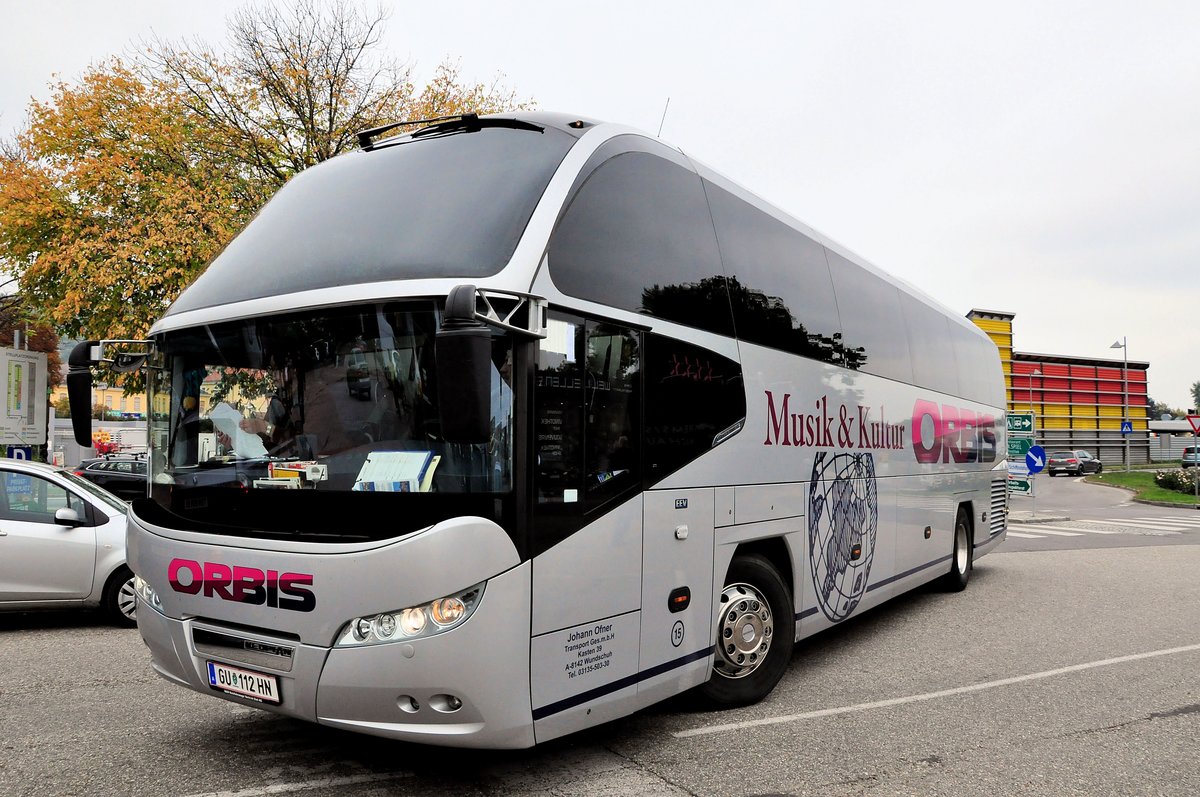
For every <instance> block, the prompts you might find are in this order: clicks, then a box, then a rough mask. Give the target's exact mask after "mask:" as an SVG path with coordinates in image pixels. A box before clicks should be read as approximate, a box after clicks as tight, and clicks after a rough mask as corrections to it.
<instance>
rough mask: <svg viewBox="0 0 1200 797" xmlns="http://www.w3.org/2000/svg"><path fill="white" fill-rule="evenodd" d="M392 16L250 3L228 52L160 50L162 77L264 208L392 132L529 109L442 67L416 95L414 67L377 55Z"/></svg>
mask: <svg viewBox="0 0 1200 797" xmlns="http://www.w3.org/2000/svg"><path fill="white" fill-rule="evenodd" d="M385 21H386V14H385V13H384V12H383V11H382V10H377V11H375V12H374V13H369V12H367V11H364V10H362V9H361V8H360V7H359V6H356V5H354V4H352V3H350V2H348V1H347V0H335V2H333V4H331V5H326V4H322V3H321V2H320V1H319V0H299V1H298V2H296V3H293V4H289V5H286V6H279V5H276V4H274V3H271V4H267V5H252V6H247V7H244V8H242V9H241V10H239V11H237V12H235V13H234V14H233V16H232V17H231V18H230V20H229V25H228V28H229V30H228V40H227V42H226V46H225V48H224V49H223V50H217V49H215V48H213V47H211V46H210V45H208V44H206V43H204V42H201V41H191V42H185V43H182V44H174V45H173V44H169V43H162V42H159V43H157V44H156V45H154V46H153V47H152V48H151V50H150V53H149V57H148V61H149V64H150V65H151V68H152V72H153V74H155V75H157V76H159V77H161V78H164V79H169V80H172V81H174V82H176V83H177V84H178V86H179V87H180V89H181V91H182V97H183V102H184V103H185V104H186V105H187V107H188V110H189V111H190V112H191V113H192V114H194V115H195V116H196V117H197V118H198V119H201V120H203V121H204V123H205V125H206V127H207V128H208V129H209V130H210V131H211V132H212V135H213V142H214V144H215V145H216V146H218V147H220V148H221V149H222V150H223V151H224V152H225V153H227V154H228V156H229V157H231V158H233V159H234V160H237V161H238V162H240V163H241V164H242V165H243V166H244V167H245V168H246V170H247V173H248V174H249V175H250V176H251V177H252V178H253V180H254V182H255V183H256V184H257V185H259V187H260V188H261V189H262V190H263V191H264V196H263V197H261V198H262V199H265V198H266V196H269V195H270V193H273V192H274V191H275V190H277V189H278V188H279V187H280V186H282V185H283V183H284V182H286V181H287V180H288V178H290V177H291V176H292V175H294V174H296V173H297V172H299V171H301V170H303V169H306V168H308V167H309V166H313V165H315V164H317V163H320V162H321V161H324V160H328V159H329V158H332V157H334V156H336V155H339V154H341V153H343V152H345V151H347V150H349V149H352V148H356V147H357V146H358V141H357V138H356V135H355V134H356V133H358V132H359V131H361V130H366V129H368V128H371V127H376V126H379V125H381V124H385V123H388V122H395V121H401V120H407V119H425V118H431V117H436V116H445V115H450V114H457V113H463V112H467V111H473V112H476V113H493V112H497V111H503V110H512V109H514V108H521V107H525V105H524V104H521V103H518V102H517V101H516V98H515V94H514V93H513V92H511V91H505V90H503V89H501V88H500V87H499V85H498V84H496V83H493V84H491V85H485V84H474V85H464V84H463V83H461V82H460V80H459V72H458V68H457V67H456V66H454V65H453V64H452V63H450V62H445V63H443V64H441V65H440V66H439V67H438V68H437V70H436V72H435V74H434V77H433V79H432V80H431V82H430V83H429V84H428V85H427V86H426V87H425V88H424V89H422V90H420V91H417V89H416V87H415V85H414V82H413V77H412V71H411V69H410V68H409V67H406V66H402V65H401V64H400V63H399V62H398V61H397V60H396V59H395V58H390V57H386V56H383V55H379V54H378V52H377V50H378V48H379V44H380V37H381V35H382V32H383V28H384V23H385Z"/></svg>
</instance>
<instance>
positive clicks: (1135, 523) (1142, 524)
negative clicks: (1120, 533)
mask: <svg viewBox="0 0 1200 797" xmlns="http://www.w3.org/2000/svg"><path fill="white" fill-rule="evenodd" d="M1121 525H1122V526H1129V527H1130V528H1138V529H1153V530H1154V531H1170V532H1173V533H1175V534H1178V533H1179V526H1167V525H1165V524H1162V523H1150V522H1149V521H1145V520H1126V521H1124V522H1123V523H1121Z"/></svg>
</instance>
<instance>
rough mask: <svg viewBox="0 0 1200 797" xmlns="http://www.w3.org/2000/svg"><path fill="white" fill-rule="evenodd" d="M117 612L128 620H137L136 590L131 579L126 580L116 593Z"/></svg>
mask: <svg viewBox="0 0 1200 797" xmlns="http://www.w3.org/2000/svg"><path fill="white" fill-rule="evenodd" d="M117 610H118V611H119V612H121V614H123V615H124V616H125V617H127V618H128V619H130V620H136V619H137V590H135V589H134V587H133V579H132V578H131V579H129V580H127V581H126V582H125V583H124V584H122V585H121V589H120V590H118V592H117Z"/></svg>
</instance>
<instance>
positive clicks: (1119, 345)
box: [1108, 337, 1133, 471]
mask: <svg viewBox="0 0 1200 797" xmlns="http://www.w3.org/2000/svg"><path fill="white" fill-rule="evenodd" d="M1108 348H1110V349H1120V350H1121V357H1122V359H1123V361H1124V367H1123V368H1122V369H1121V377H1122V378H1123V380H1124V385H1125V409H1124V413H1125V417H1124V418H1123V419H1122V421H1121V425H1122V426H1124V425H1125V422H1126V421H1129V420H1130V418H1129V347H1128V341H1127V340H1126V338H1125V337H1122V338H1121V339H1120V340H1118V341H1117V342H1116V343H1114V344H1113V345H1111V346H1109V347H1108ZM1132 428H1133V424H1132V422H1130V429H1131V430H1132ZM1121 437H1124V438H1125V470H1126V471H1128V470H1129V434H1126V433H1125V431H1124V430H1122V432H1121Z"/></svg>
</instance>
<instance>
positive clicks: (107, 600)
mask: <svg viewBox="0 0 1200 797" xmlns="http://www.w3.org/2000/svg"><path fill="white" fill-rule="evenodd" d="M101 608H102V609H103V610H104V613H105V614H106V615H108V619H109V622H111V623H112V624H113V625H119V626H122V627H125V628H132V627H133V626H135V625H137V590H136V589H134V586H133V571H132V570H130V569H129V568H128V567H125V566H124V565H122V566H121V567H119V568H117V571H116V572H115V573H113V574H112V575H111V576H109V579H108V583H107V584H105V585H104V599H103V601H102V602H101Z"/></svg>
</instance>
